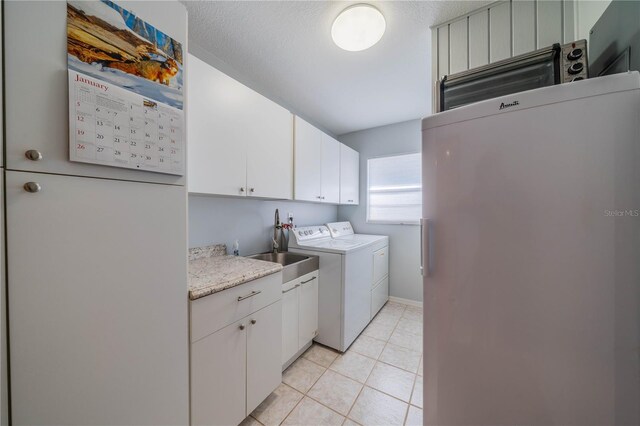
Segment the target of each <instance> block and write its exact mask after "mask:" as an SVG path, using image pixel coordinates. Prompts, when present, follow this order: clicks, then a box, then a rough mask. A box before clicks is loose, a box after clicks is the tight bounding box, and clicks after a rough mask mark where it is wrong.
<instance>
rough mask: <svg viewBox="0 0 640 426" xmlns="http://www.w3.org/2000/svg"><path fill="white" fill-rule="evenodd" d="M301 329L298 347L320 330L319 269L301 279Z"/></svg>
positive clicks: (310, 339) (311, 338)
mask: <svg viewBox="0 0 640 426" xmlns="http://www.w3.org/2000/svg"><path fill="white" fill-rule="evenodd" d="M299 290H300V298H299V299H300V331H299V335H298V349H301V348H302V347H303V346H304V345H306V344H307V343H309V342H310V341H312V340H313V338H314V337H316V332H317V331H318V271H315V272H312V273H310V274H307V275H305V276H304V277H302V279H301V280H300V289H299Z"/></svg>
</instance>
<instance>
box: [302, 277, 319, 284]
mask: <svg viewBox="0 0 640 426" xmlns="http://www.w3.org/2000/svg"><path fill="white" fill-rule="evenodd" d="M315 279H316V277H311V278H309V279H308V280H306V281H302V282H301V283H300V284H306V283H310V282H311V281H313V280H315Z"/></svg>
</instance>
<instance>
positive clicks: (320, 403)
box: [249, 303, 424, 426]
mask: <svg viewBox="0 0 640 426" xmlns="http://www.w3.org/2000/svg"><path fill="white" fill-rule="evenodd" d="M394 305H401V306H403V309H402V312H401V313H400V315H399V316H398V318H397V319H396V320H395V324H394V326H393V329H392V331H391V333H390V334H389V337H388V338H387V339H386V340H382V339H379V338H377V337H373V336H368V335H365V334H361V336H362V335H364V336H367V337H369V338H371V339H374V340H377V341H380V342H383V343H384V346H383V348H382V351H381V352H380V355H379V356H378V358H372V357H371V356H368V355H366V354H362V353H359V352H358V351H356V350H352V352H353V353H356V354H358V355H361V356H364V357H365V358H367V359H371V360H373V361H374V366H373V368H372V369H371V371H370V372H369V374H368V375H367V378H366V379H365V381H364V383H361V382H359V381H358V380H355V379H353V378H351V377H348V376H346V375H344V374H341V373H340V372H338V371H336V370H332V369H331V366H332V365H334V364H335V362H336V361H337V360H338V358H340V357H341V356H344V355H345V354H347V353H348V352H349V350H350V349H347V351H345V352H344V353H339V352H338V353H337V355H336V357H334V358H333V360H332V361H331V362H330V363H329V365H328V366H326V367H325V366H324V365H321V364H319V363H318V362H316V361H313V360H311V359H308V358H306V357H304V356H301V358H304V359H305V360H306V361H308V362H311V363H312V364H314V365H317V366H319V367H321V368H323V369H324V371H323V372H322V374H321V375H320V376H319V377H318V378H317V379H316V380H315V381H314V382H313V383H312V384H311V386H310V387H309V389H308V390H307V391H306V392H300V391H299V390H298V389H295V388H294V387H292V386H290V385H288V384H287V383H284V382H282V384H284V385H285V386H287V387H288V388H290V389H292V390H293V391H295V392H298V393H300V394H301V395H302V398H300V400H299V401H298V402H297V403H296V404H295V406H294V407H293V408H292V409H291V410H290V411H288V412H287V414H286V416H285V418H284V419H283V420H282V422H280V424H282V423H284V422H285V421H286V419H287V418H289V416H291V414H292V413H293V411H295V409H296V408H297V407H298V406H299V405H300V404H301V403H302V401H303V400H304V399H305V397H308V398H309V399H311V400H312V401H314V402H316V403H318V404H319V405H321V406H322V407H324V408H327V409H328V410H330V411H331V412H333V413H336V414H338V415H340V416H343V415H342V414H341V413H339V412H337V411H336V410H334V409H332V408H331V407H329V406H327V405H325V404H324V403H322V402H321V401H318V400H316V399H315V398H313V397H312V396H310V395H309V394H308V392H309V391H311V389H312V388H313V387H314V386H315V385H316V384H317V383H318V381H319V380H320V379H321V378H322V376H324V375H325V374H326V372H327V371H328V370H331V372H332V373H335V374H337V375H339V376H341V377H344V378H346V379H349V380H351V381H353V382H355V383H358V384H359V385H361V388H360V391H359V392H358V394H357V395H356V398H355V399H354V401H353V403H352V404H351V406H350V407H349V410H348V411H347V414H346V415H344V416H343V417H344V419H345V420H344V422H343V424H344V423H346V422H347V420H349V421H352V422H354V423H356V424H360V423H358V422H356V421H355V420H353V419H351V418H350V417H349V415H350V414H351V411H352V410H353V407H354V406H355V404H356V402H357V400H358V398H359V397H360V396H361V394H362V392H363V391H364V388H365V387H366V388H369V389H371V390H375V391H377V392H380V393H382V394H383V395H387V396H389V397H391V398H393V399H395V400H397V401H400V402H402V403H404V404H406V405H407V409H406V411H405V414H404V423H406V421H407V419H408V415H409V408H410V407H411V406H412V405H413V404H411V399H412V397H413V391H414V388H415V383H416V381H417V377H418V374H417V371H416V372H412V371H410V370H406V369H404V368H401V367H398V366H395V365H393V364H389V363H388V362H385V361H381V360H380V357H381V356H382V354H383V353H384V350H385V349H386V348H387V345H394V346H398V347H400V348H402V349H406V350H409V351H413V352H417V351H414V350H413V349H411V348H404V347H403V346H400V345H395V344H393V343H390V342H389V340H390V339H391V336H392V335H393V333H394V332H395V331H396V330H397V329H398V326H399V324H400V321H401V320H402V318H406V317H404V314H405V312H407V305H403V304H396V303H394ZM377 316H378V314H376V317H377ZM374 318H375V317H374ZM406 319H407V320H409V321H415V320H411V319H409V318H406ZM371 322H373V320H372V321H371ZM371 322H370V323H371ZM416 322H419V321H416ZM368 325H369V324H368ZM368 325H367V326H368ZM365 329H366V328H365ZM358 337H360V336H358ZM313 343H314V345H318V346H319V347H322V348H326V349H327V350H328V351H331V352H336V351H334V350H333V349H331V348H327V347H325V346H324V345H322V344H319V343H317V342H313ZM423 358H424V354H423V353H420V359H421V360H422V359H423ZM377 362H380V363H383V364H385V365H389V366H392V367H394V368H398V369H400V370H402V371H406V372H408V373H411V374H413V375H414V378H413V386H412V389H411V394H410V396H409V402H406V401H403V400H402V399H400V398H398V397H395V396H394V395H390V394H388V393H386V392H384V391H381V390H379V389H376V388H374V387H371V386H368V385H367V384H366V382H367V380H369V378H370V377H371V374H372V373H373V370H374V368H375V365H376V363H377ZM292 365H293V364H292ZM288 368H290V367H288ZM288 368H287V369H288ZM418 369H419V366H418ZM285 371H286V370H285ZM413 406H414V407H416V408H418V409H420V408H419V407H417V406H415V405H413ZM252 414H253V413H251V414H250V415H249V416H250V417H251V418H252V419H254V420H255V421H256V422H257V423H258V424H260V425H263V423H261V422H260V421H259V420H258V419H256V418H255V417H253V415H252ZM263 426H264V425H263Z"/></svg>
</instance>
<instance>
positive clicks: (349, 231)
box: [327, 222, 354, 238]
mask: <svg viewBox="0 0 640 426" xmlns="http://www.w3.org/2000/svg"><path fill="white" fill-rule="evenodd" d="M327 226H328V227H329V232H331V236H332V237H333V238H337V237H343V236H345V235H353V234H354V232H353V227H352V226H351V222H333V223H327Z"/></svg>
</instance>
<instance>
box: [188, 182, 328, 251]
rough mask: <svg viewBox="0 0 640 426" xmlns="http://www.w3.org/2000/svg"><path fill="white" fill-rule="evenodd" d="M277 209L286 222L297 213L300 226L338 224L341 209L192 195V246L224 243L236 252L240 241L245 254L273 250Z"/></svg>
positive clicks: (190, 227)
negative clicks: (290, 215) (338, 211)
mask: <svg viewBox="0 0 640 426" xmlns="http://www.w3.org/2000/svg"><path fill="white" fill-rule="evenodd" d="M275 209H280V220H281V221H283V222H284V221H285V220H286V218H287V215H288V213H289V212H291V213H293V220H294V223H295V224H296V225H298V226H305V225H318V224H323V223H327V222H335V221H336V219H337V210H338V209H337V207H336V206H335V205H323V204H314V203H303V202H298V201H296V202H293V201H263V200H252V199H242V198H226V197H216V196H208V195H194V194H190V195H189V247H200V246H205V245H210V244H217V243H224V244H226V245H227V249H228V251H229V253H232V251H233V243H234V241H235V240H239V241H240V254H241V255H249V254H254V253H262V252H265V251H269V250H271V238H273V216H274V212H275Z"/></svg>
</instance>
